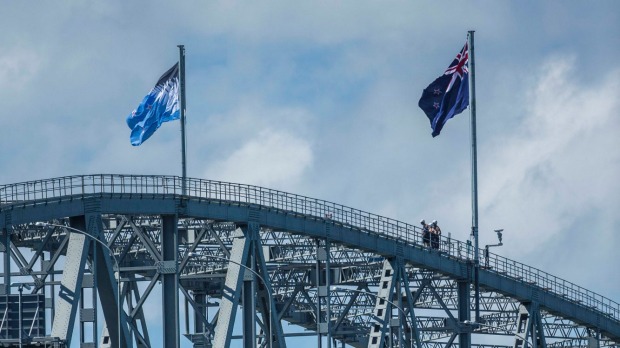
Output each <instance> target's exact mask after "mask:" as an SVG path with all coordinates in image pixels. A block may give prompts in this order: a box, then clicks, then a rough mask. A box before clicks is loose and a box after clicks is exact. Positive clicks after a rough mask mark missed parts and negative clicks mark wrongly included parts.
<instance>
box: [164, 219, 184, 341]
mask: <svg viewBox="0 0 620 348" xmlns="http://www.w3.org/2000/svg"><path fill="white" fill-rule="evenodd" d="M161 218H162V231H161V242H162V243H161V244H162V247H161V248H162V258H163V262H166V263H167V264H169V265H170V268H174V269H175V271H174V272H169V271H166V272H165V273H164V274H163V275H162V278H163V281H162V306H163V318H164V320H163V332H164V342H163V346H164V347H166V348H175V347H179V345H180V339H179V329H180V328H179V291H178V273H177V271H176V267H177V262H178V260H177V258H178V257H177V255H178V251H179V250H178V249H179V248H178V245H177V217H176V215H162V216H161Z"/></svg>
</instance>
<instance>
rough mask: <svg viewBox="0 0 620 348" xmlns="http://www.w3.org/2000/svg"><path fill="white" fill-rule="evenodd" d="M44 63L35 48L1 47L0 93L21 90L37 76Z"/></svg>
mask: <svg viewBox="0 0 620 348" xmlns="http://www.w3.org/2000/svg"><path fill="white" fill-rule="evenodd" d="M42 64H43V61H42V58H41V57H40V56H39V55H38V54H37V53H36V52H35V51H33V50H28V49H22V48H15V49H11V50H8V51H7V50H4V49H0V91H1V92H0V93H2V94H5V93H7V94H8V93H11V92H15V91H20V90H21V89H22V88H24V87H25V86H26V85H27V84H28V83H29V82H30V81H31V80H32V79H33V78H34V77H35V76H36V74H37V73H38V72H39V70H40V68H41V65H42ZM11 94H12V93H11Z"/></svg>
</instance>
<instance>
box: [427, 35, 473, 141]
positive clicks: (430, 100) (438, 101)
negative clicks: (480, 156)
mask: <svg viewBox="0 0 620 348" xmlns="http://www.w3.org/2000/svg"><path fill="white" fill-rule="evenodd" d="M468 58H469V52H468V49H467V44H465V46H463V49H462V50H461V52H459V54H457V55H456V58H454V60H453V61H452V63H451V64H450V66H449V67H448V69H447V70H446V71H445V72H444V73H443V75H441V76H440V77H438V78H437V79H436V80H435V81H433V83H431V84H430V85H428V87H426V89H425V90H424V91H423V92H422V97H421V98H420V101H419V102H418V106H419V107H420V108H421V109H422V110H423V111H424V113H425V114H426V116H427V117H428V119H429V120H430V122H431V128H432V129H433V138H434V137H436V136H438V135H439V133H440V132H441V129H442V128H443V126H444V124H446V122H447V121H448V120H449V119H451V118H452V117H454V116H455V115H458V114H460V113H461V112H462V111H463V110H465V109H466V108H467V106H468V105H469V81H468V77H469V71H468V68H467V61H468Z"/></svg>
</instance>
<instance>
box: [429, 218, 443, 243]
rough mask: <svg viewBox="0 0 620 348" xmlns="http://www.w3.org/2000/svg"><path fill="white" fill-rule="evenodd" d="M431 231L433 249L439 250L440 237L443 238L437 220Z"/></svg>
mask: <svg viewBox="0 0 620 348" xmlns="http://www.w3.org/2000/svg"><path fill="white" fill-rule="evenodd" d="M430 231H431V247H432V248H433V249H439V236H441V228H439V225H437V220H433V222H432V223H431V227H430Z"/></svg>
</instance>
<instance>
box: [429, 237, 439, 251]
mask: <svg viewBox="0 0 620 348" xmlns="http://www.w3.org/2000/svg"><path fill="white" fill-rule="evenodd" d="M431 247H432V248H433V249H439V235H438V234H437V233H433V234H431Z"/></svg>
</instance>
